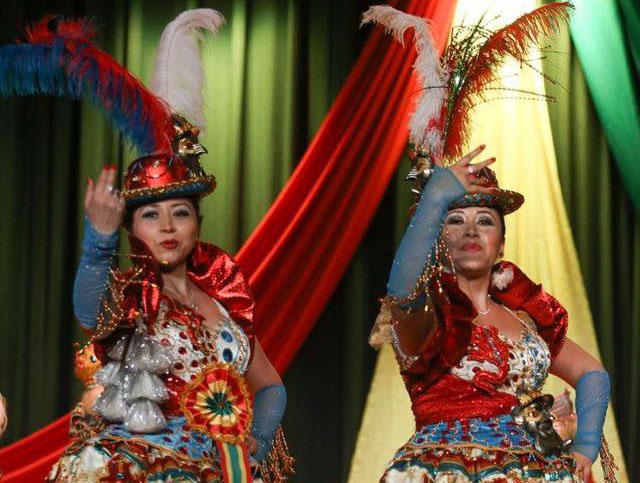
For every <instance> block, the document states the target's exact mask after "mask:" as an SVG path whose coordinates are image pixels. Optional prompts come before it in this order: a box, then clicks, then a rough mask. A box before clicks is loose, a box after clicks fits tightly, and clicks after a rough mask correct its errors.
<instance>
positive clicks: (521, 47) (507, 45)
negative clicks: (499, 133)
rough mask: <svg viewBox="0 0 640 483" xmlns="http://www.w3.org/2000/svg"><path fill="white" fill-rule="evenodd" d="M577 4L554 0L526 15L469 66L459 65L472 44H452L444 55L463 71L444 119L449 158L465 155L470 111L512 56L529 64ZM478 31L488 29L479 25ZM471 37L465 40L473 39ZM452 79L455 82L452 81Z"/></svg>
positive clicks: (500, 33)
mask: <svg viewBox="0 0 640 483" xmlns="http://www.w3.org/2000/svg"><path fill="white" fill-rule="evenodd" d="M572 8H573V7H572V6H571V4H570V3H569V2H562V3H554V4H550V5H546V6H543V7H540V8H537V9H536V10H534V11H532V12H530V13H527V14H525V15H522V16H521V17H519V18H518V19H517V20H515V21H514V22H513V23H511V24H510V25H507V26H506V27H504V28H502V29H500V30H497V31H496V32H494V33H493V34H491V35H490V36H489V37H488V38H487V40H486V41H485V42H484V44H482V45H481V46H480V47H479V48H478V49H477V53H476V54H475V55H474V56H473V57H472V58H470V59H469V60H468V61H467V60H462V61H461V62H462V63H466V65H463V66H460V65H456V64H457V61H459V60H460V54H461V52H462V50H464V49H468V48H469V45H460V44H457V45H456V44H455V43H454V44H452V45H450V46H449V48H448V49H447V50H448V52H447V53H445V55H444V61H445V63H447V64H448V67H449V69H450V72H451V73H452V74H453V73H456V72H458V73H460V72H461V69H462V72H461V75H460V78H461V79H463V80H462V85H461V86H459V88H458V89H457V93H454V92H453V88H452V86H451V84H450V88H449V95H450V96H451V95H453V96H454V99H451V98H449V99H448V100H446V101H445V102H446V103H447V106H446V107H448V109H447V112H446V114H445V116H446V117H445V118H444V119H443V118H441V119H440V122H441V123H442V124H443V136H444V143H443V144H444V154H445V157H447V158H449V159H457V158H459V157H460V156H462V155H463V149H464V148H465V145H466V142H467V140H468V138H469V133H470V128H471V127H470V123H469V114H470V110H471V109H472V108H473V106H474V105H475V104H477V102H478V101H479V100H484V91H485V88H486V87H487V85H488V84H489V83H491V82H493V81H495V80H496V79H497V74H498V70H499V68H500V67H501V66H502V65H503V64H504V62H505V60H506V59H507V58H508V57H511V58H514V59H515V60H517V61H518V62H522V63H527V62H528V59H527V55H528V54H529V51H530V50H531V48H532V47H534V46H536V45H538V44H539V43H540V42H541V41H542V39H543V38H544V37H550V36H551V35H552V34H553V33H555V32H556V31H557V30H558V28H559V25H560V24H561V23H563V22H566V21H567V20H568V18H569V13H570V10H571V9H572ZM477 31H478V32H481V31H484V30H483V29H481V28H480V27H479V26H478V29H477ZM476 40H477V39H476ZM473 41H474V39H473V38H471V37H467V38H466V39H465V40H464V41H463V43H464V42H473ZM450 82H451V81H450Z"/></svg>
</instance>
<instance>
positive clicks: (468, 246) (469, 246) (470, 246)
mask: <svg viewBox="0 0 640 483" xmlns="http://www.w3.org/2000/svg"><path fill="white" fill-rule="evenodd" d="M462 251H465V252H471V253H476V252H479V251H482V247H481V246H480V245H478V244H477V243H465V244H464V245H462Z"/></svg>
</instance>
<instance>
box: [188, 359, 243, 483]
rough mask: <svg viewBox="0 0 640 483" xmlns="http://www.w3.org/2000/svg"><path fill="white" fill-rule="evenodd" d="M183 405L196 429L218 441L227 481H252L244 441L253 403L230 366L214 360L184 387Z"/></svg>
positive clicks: (227, 482) (230, 482) (236, 482)
mask: <svg viewBox="0 0 640 483" xmlns="http://www.w3.org/2000/svg"><path fill="white" fill-rule="evenodd" d="M180 407H181V408H182V412H183V413H184V415H185V417H186V418H187V421H188V422H189V424H190V425H191V427H192V428H193V429H197V430H200V431H203V432H205V433H207V434H208V435H209V436H211V438H212V439H213V440H214V441H215V442H216V446H217V448H218V453H219V457H220V464H221V465H222V471H223V474H224V479H225V483H245V482H250V481H251V480H252V477H251V468H250V465H249V451H248V449H247V445H246V444H245V442H246V439H247V435H248V434H249V431H250V430H251V423H252V420H253V406H252V401H251V396H250V394H249V390H248V389H247V385H246V383H245V381H244V379H243V378H242V376H240V375H239V374H238V373H237V372H236V371H235V370H234V369H233V368H232V367H231V366H229V365H226V364H221V363H218V362H214V363H213V364H210V365H209V366H207V367H206V368H205V369H204V370H203V371H202V372H201V373H200V375H199V376H198V377H197V378H196V379H195V380H194V381H193V382H192V383H191V384H190V385H189V386H187V388H186V389H185V390H184V392H183V393H182V398H181V401H180Z"/></svg>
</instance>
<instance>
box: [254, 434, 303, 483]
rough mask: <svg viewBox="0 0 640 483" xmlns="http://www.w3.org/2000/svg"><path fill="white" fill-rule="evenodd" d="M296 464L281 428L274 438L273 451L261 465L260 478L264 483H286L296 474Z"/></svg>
mask: <svg viewBox="0 0 640 483" xmlns="http://www.w3.org/2000/svg"><path fill="white" fill-rule="evenodd" d="M294 464H295V459H294V458H293V457H292V456H291V454H290V453H289V445H288V444H287V440H286V439H285V437H284V430H283V429H282V426H280V427H278V429H277V430H276V434H275V436H274V438H273V445H272V446H271V451H269V454H268V455H267V457H266V458H265V459H264V461H263V462H262V464H261V465H260V476H261V478H262V480H263V481H264V483H286V482H287V480H288V478H289V476H291V475H294V474H295V473H296V471H295V469H294V467H293V465H294Z"/></svg>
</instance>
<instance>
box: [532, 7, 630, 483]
mask: <svg viewBox="0 0 640 483" xmlns="http://www.w3.org/2000/svg"><path fill="white" fill-rule="evenodd" d="M618 4H619V7H620V8H621V9H622V10H625V9H628V11H627V13H628V14H629V16H628V19H629V20H632V19H633V18H634V17H633V16H631V11H632V10H633V9H635V10H634V11H635V18H636V19H638V18H640V17H639V16H638V12H640V6H637V7H634V6H631V4H630V3H629V2H626V0H622V1H619V2H618ZM625 18H626V17H625ZM631 32H632V30H629V31H628V32H627V34H631ZM628 39H629V41H630V43H629V48H630V50H631V51H632V52H637V51H638V48H637V47H638V43H639V42H640V39H638V38H635V37H632V36H631V35H628ZM634 42H635V44H634ZM551 50H552V51H557V52H559V53H560V54H559V55H553V56H549V59H547V60H546V61H545V64H544V69H545V72H546V73H547V74H549V75H550V76H551V77H553V78H554V79H555V80H556V81H557V82H558V83H559V85H560V86H562V88H560V87H558V85H551V84H549V83H547V92H548V93H550V94H552V95H554V96H556V97H557V99H558V100H557V102H556V103H552V104H550V105H549V114H550V118H551V125H552V132H553V142H554V145H555V150H556V156H557V160H558V174H559V177H560V184H561V186H562V194H563V198H564V202H565V205H566V207H567V214H568V215H569V221H570V223H571V229H572V232H573V237H574V240H575V243H576V249H577V252H578V258H579V261H580V268H581V269H582V275H583V279H584V283H585V286H586V289H587V295H588V298H589V305H590V307H591V312H592V314H593V321H594V324H595V329H596V334H597V337H598V345H599V347H600V353H601V355H602V360H603V363H604V365H605V367H606V368H607V370H608V371H609V373H610V374H611V376H612V383H613V395H612V397H613V406H614V408H615V410H616V419H617V422H618V431H619V434H620V439H621V442H622V447H623V451H624V454H625V460H626V461H625V462H626V465H627V472H628V475H629V481H640V458H638V454H639V453H638V452H639V451H640V413H638V403H639V402H640V296H639V295H638V294H640V216H638V213H637V212H635V211H634V209H633V205H632V202H631V199H630V197H629V196H628V194H627V193H626V192H625V187H624V184H623V182H622V179H621V176H620V174H619V172H618V169H617V166H616V163H615V159H614V158H613V155H612V153H611V150H610V148H609V145H608V143H607V138H606V137H605V132H604V130H603V128H602V126H601V123H600V120H599V119H598V115H597V113H596V110H595V107H594V104H593V101H592V97H591V93H590V92H589V89H588V87H587V83H586V82H585V77H584V73H583V67H582V66H581V64H580V61H579V58H578V56H577V54H576V51H575V49H574V47H573V45H572V42H571V39H570V36H569V32H568V29H567V28H565V29H563V31H562V32H561V33H560V34H559V35H558V36H557V39H556V41H555V42H553V43H552V44H551ZM638 74H640V69H638V64H636V70H635V72H634V75H635V80H636V84H635V85H636V86H640V84H639V83H638V80H640V78H639V77H638ZM612 88H614V87H613V86H612ZM639 95H640V90H637V91H636V99H640V96H639Z"/></svg>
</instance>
